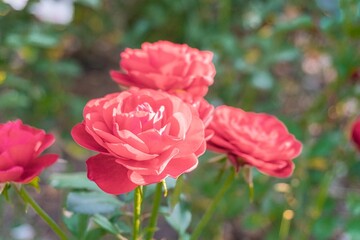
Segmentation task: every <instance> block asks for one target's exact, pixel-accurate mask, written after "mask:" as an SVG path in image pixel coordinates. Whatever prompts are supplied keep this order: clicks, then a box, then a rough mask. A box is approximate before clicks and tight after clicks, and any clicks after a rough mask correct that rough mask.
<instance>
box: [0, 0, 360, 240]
mask: <svg viewBox="0 0 360 240" xmlns="http://www.w3.org/2000/svg"><path fill="white" fill-rule="evenodd" d="M157 40H169V41H173V42H176V43H187V44H188V45H190V46H191V47H195V48H199V49H201V50H210V51H212V52H214V60H213V61H214V64H215V66H216V70H217V74H216V77H215V83H214V85H212V86H211V87H210V90H209V93H208V95H207V96H206V98H207V100H208V101H209V102H210V103H212V104H214V105H221V104H227V105H232V106H236V107H240V108H243V109H245V110H247V111H256V112H267V113H270V114H274V115H276V116H277V117H278V118H280V119H281V120H282V121H284V123H285V124H286V125H287V127H288V128H289V131H290V132H292V133H293V134H295V135H296V137H297V138H298V139H300V140H301V141H302V142H303V144H304V148H303V153H302V155H301V156H300V157H298V158H297V159H296V160H295V164H296V169H295V172H294V174H293V176H292V177H291V178H289V179H275V178H271V177H268V176H265V175H262V174H260V173H258V172H256V171H255V170H254V171H253V173H254V185H255V188H254V190H255V195H254V199H253V201H252V202H251V200H250V197H249V190H248V186H247V184H246V182H245V181H244V179H243V177H242V173H241V172H240V173H239V174H238V177H237V179H236V183H234V184H233V185H232V188H231V190H230V191H228V192H227V194H226V196H225V198H224V199H223V200H222V202H221V204H220V206H219V208H218V211H217V212H216V214H215V215H214V216H213V219H212V221H211V222H210V224H209V226H208V227H207V230H206V231H205V232H204V233H203V239H226V240H231V239H233V240H235V239H344V240H345V239H346V240H348V239H360V174H359V173H360V153H359V152H358V151H356V148H355V147H354V146H353V145H352V143H351V142H350V140H349V131H350V128H351V124H352V122H353V121H354V119H355V118H356V117H357V116H358V115H359V113H360V102H359V101H360V2H359V1H357V0H316V1H309V0H308V1H303V0H301V1H300V0H294V1H285V0H272V1H265V0H252V1H249V0H248V1H246V0H178V1H173V0H158V1H146V0H132V1H126V0H118V1H116V0H104V1H101V0H40V1H35V0H29V1H27V0H2V1H1V2H0V120H1V122H6V121H9V120H14V119H17V118H20V119H22V120H23V122H24V123H26V124H30V125H33V126H36V127H39V128H43V129H46V130H47V131H51V132H53V133H54V134H55V135H56V137H57V142H56V144H55V146H54V147H53V148H52V149H51V150H52V151H53V152H57V153H59V154H60V155H61V158H62V160H61V161H59V162H58V163H57V164H56V165H55V166H53V167H52V168H51V169H49V170H47V171H45V172H44V174H43V176H42V178H41V185H42V189H41V192H40V194H38V193H36V192H34V194H33V196H34V197H35V198H37V199H38V200H39V201H40V204H41V205H42V206H44V208H45V209H46V210H47V211H49V212H50V215H51V216H53V217H54V218H55V219H57V220H59V221H60V220H61V218H62V217H61V216H62V212H63V211H64V209H66V210H67V211H68V210H71V211H72V212H73V213H75V214H77V210H76V209H72V205H71V204H70V206H69V201H70V200H69V199H68V197H67V196H68V192H69V191H71V186H70V187H69V186H65V187H64V186H59V184H58V185H57V183H58V182H55V183H54V181H52V180H51V176H52V175H54V174H58V173H61V172H65V173H71V172H73V173H74V172H78V171H85V160H86V159H87V157H88V156H90V155H91V154H93V153H91V152H89V151H86V150H84V149H82V148H80V147H79V146H77V145H76V144H75V143H74V142H73V140H72V139H71V136H70V130H71V128H72V126H74V125H75V124H76V123H77V122H80V121H81V120H82V109H83V107H84V105H85V103H86V102H87V101H88V100H90V99H91V98H96V97H101V96H103V95H105V94H107V93H111V92H115V91H118V90H119V88H118V86H117V85H116V84H115V83H114V82H113V81H112V80H111V78H110V76H109V71H110V70H113V69H116V70H117V69H119V60H120V56H119V54H120V52H121V51H122V50H123V49H124V48H126V47H131V48H140V45H141V43H142V42H146V41H147V42H154V41H157ZM210 157H212V155H211V154H210V153H208V154H206V155H205V156H203V157H202V158H201V160H200V165H199V167H198V168H197V170H196V171H194V172H192V173H191V174H188V175H187V176H186V178H184V179H182V181H184V184H183V189H182V191H183V193H184V194H183V195H181V196H180V198H181V202H182V205H181V211H180V213H179V214H178V215H176V216H175V215H171V216H168V217H167V218H164V219H163V220H162V223H161V224H162V225H163V226H162V227H161V228H162V231H160V232H159V233H158V235H157V238H159V239H160V238H161V237H163V238H166V239H177V238H183V239H186V231H188V232H191V229H193V227H194V226H195V224H196V223H197V222H198V221H199V219H200V217H201V214H202V213H203V212H204V211H205V209H206V207H207V204H208V203H209V202H210V201H211V199H212V197H213V196H214V195H215V193H216V191H217V189H218V188H219V186H220V184H219V182H221V181H222V179H223V178H222V176H221V174H220V173H221V172H222V169H223V168H224V163H223V162H211V163H210V162H209V161H208V159H209V158H210ZM49 182H50V183H51V186H50V185H49V184H48V183H49ZM60 185H61V184H60ZM65 185H66V184H65ZM70 185H71V184H70ZM54 187H57V188H58V189H55V188H54ZM62 187H63V188H62ZM69 188H70V190H69ZM170 191H172V190H171V186H170ZM174 192H176V191H174ZM170 196H171V192H170ZM170 199H171V198H170ZM124 201H126V199H125V200H124ZM164 201H167V200H166V199H165V200H164ZM70 203H71V201H70ZM23 210H24V209H23V208H19V207H18V203H17V202H16V198H15V200H12V202H11V203H8V202H6V201H5V200H4V199H3V198H1V199H0V239H15V240H17V239H56V237H55V236H54V234H53V233H52V232H51V230H49V229H48V228H47V227H46V226H44V224H43V223H42V221H41V219H39V218H38V217H37V216H34V213H33V212H31V210H29V211H28V214H27V215H24V212H23ZM76 216H77V215H76ZM78 216H79V217H78V218H79V219H80V218H81V219H85V220H84V221H87V223H89V221H90V220H91V219H90V217H89V216H90V215H89V214H88V213H87V212H86V211H85V212H82V211H79V215H78ZM84 216H85V217H84ZM104 216H106V217H107V218H108V219H109V222H111V224H114V226H116V228H118V229H122V231H126V226H125V227H123V228H122V226H121V224H119V223H118V221H115V220H114V219H117V218H114V217H113V216H110V215H109V213H106V214H105V215H104ZM79 219H77V220H76V221H77V222H76V224H80V223H79V221H80V220H79ZM71 221H73V220H71ZM71 221H67V222H66V221H65V222H66V224H67V225H68V227H69V225H71V224H74V223H73V222H74V221H75V220H74V221H73V222H71ZM166 221H170V222H173V223H174V222H176V224H173V225H174V226H171V224H170V225H169V224H168V223H166ZM95 222H96V223H97V224H98V226H100V228H101V227H102V235H101V236H105V238H106V239H112V238H111V236H107V237H106V232H109V229H106V228H105V227H104V226H102V224H101V223H99V222H101V221H98V222H97V221H96V220H95ZM71 226H73V229H75V230H74V231H76V227H74V226H75V225H71ZM71 226H70V228H71ZM94 236H95V235H94ZM96 236H100V235H96ZM84 239H90V238H84ZM94 239H96V238H94Z"/></svg>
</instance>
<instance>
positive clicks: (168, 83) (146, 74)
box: [110, 41, 215, 97]
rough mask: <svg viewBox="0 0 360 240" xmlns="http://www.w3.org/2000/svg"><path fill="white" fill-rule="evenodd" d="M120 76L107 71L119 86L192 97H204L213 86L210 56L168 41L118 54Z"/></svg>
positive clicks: (114, 72)
mask: <svg viewBox="0 0 360 240" xmlns="http://www.w3.org/2000/svg"><path fill="white" fill-rule="evenodd" d="M120 56H121V61H120V67H121V69H122V71H121V72H118V71H111V72H110V74H111V76H112V78H113V80H114V81H115V82H117V83H119V84H121V85H123V86H134V87H139V88H151V89H161V90H163V91H168V92H171V91H176V90H185V91H187V92H189V93H191V94H192V95H194V96H201V97H202V96H205V94H206V93H207V91H208V87H209V86H210V85H211V84H213V81H214V76H215V67H214V65H213V63H212V57H213V53H212V52H210V51H200V50H198V49H196V48H191V47H189V46H188V45H186V44H176V43H172V42H168V41H158V42H155V43H143V44H142V45H141V49H130V48H127V49H125V51H124V52H122V53H121V55H120Z"/></svg>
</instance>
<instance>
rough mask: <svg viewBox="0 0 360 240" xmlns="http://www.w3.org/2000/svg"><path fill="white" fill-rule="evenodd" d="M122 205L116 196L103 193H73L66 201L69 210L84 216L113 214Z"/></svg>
mask: <svg viewBox="0 0 360 240" xmlns="http://www.w3.org/2000/svg"><path fill="white" fill-rule="evenodd" d="M121 205H122V202H121V201H120V200H118V199H117V198H116V197H115V196H113V195H109V194H106V193H102V192H71V193H69V195H68V197H67V200H66V206H67V209H68V210H70V211H73V212H76V213H82V214H97V213H102V214H105V213H112V212H114V211H116V210H117V209H119V208H120V207H121Z"/></svg>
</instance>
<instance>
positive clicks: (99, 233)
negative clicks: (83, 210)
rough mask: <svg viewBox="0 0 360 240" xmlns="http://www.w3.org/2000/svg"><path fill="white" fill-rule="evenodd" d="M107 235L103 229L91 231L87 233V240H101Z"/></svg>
mask: <svg viewBox="0 0 360 240" xmlns="http://www.w3.org/2000/svg"><path fill="white" fill-rule="evenodd" d="M105 234H106V232H105V231H104V230H103V229H101V228H95V229H91V230H90V231H88V232H87V233H86V237H85V240H99V239H102V237H103V236H104V235H105Z"/></svg>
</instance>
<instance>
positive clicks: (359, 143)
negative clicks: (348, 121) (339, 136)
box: [351, 117, 360, 150]
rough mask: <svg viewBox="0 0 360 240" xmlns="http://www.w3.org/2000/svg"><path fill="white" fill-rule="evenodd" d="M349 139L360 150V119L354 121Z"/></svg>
mask: <svg viewBox="0 0 360 240" xmlns="http://www.w3.org/2000/svg"><path fill="white" fill-rule="evenodd" d="M351 139H352V141H353V142H354V144H355V146H356V147H357V148H358V149H359V150H360V117H359V118H357V119H356V120H355V122H354V123H353V125H352V129H351Z"/></svg>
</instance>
